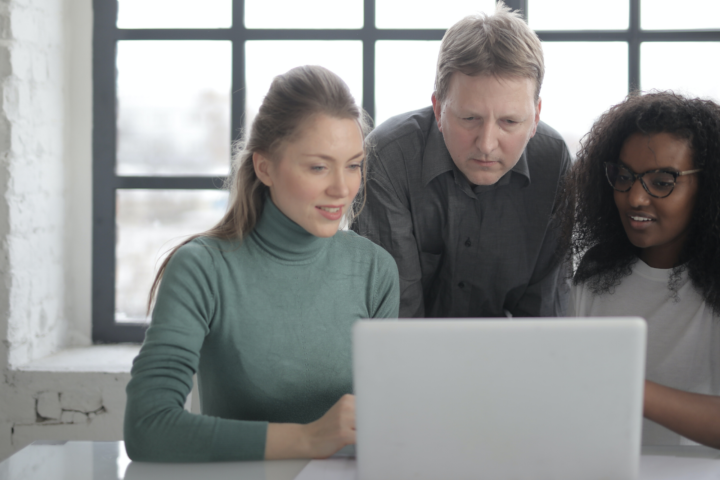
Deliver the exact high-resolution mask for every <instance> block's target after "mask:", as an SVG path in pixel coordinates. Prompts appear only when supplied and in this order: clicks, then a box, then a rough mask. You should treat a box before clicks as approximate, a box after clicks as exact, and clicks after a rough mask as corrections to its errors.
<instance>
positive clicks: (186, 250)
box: [171, 235, 240, 264]
mask: <svg viewBox="0 0 720 480" xmlns="http://www.w3.org/2000/svg"><path fill="white" fill-rule="evenodd" d="M239 247H240V243H239V242H238V241H233V240H227V239H222V238H217V237H209V236H206V235H201V236H198V237H195V238H193V239H191V240H190V241H188V242H187V243H185V244H184V245H181V246H180V247H179V248H178V249H177V250H176V251H175V253H174V254H173V257H172V259H171V262H173V263H188V262H189V263H194V262H200V263H202V264H205V263H207V262H212V261H214V259H215V258H217V257H219V256H222V255H224V254H225V253H227V252H233V251H236V250H237V249H238V248H239Z"/></svg>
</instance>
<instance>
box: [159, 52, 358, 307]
mask: <svg viewBox="0 0 720 480" xmlns="http://www.w3.org/2000/svg"><path fill="white" fill-rule="evenodd" d="M318 114H324V115H328V116H329V117H332V118H338V119H352V120H355V121H356V122H358V126H359V127H360V129H361V131H362V132H363V136H364V135H365V134H366V133H367V130H368V121H367V118H366V114H365V112H364V111H363V110H362V109H361V108H360V107H358V106H357V104H356V103H355V99H354V98H353V97H352V95H351V94H350V89H349V88H348V86H347V84H346V83H345V82H344V81H343V80H342V79H341V78H340V77H339V76H337V75H336V74H334V73H333V72H331V71H330V70H328V69H326V68H324V67H320V66H316V65H306V66H302V67H296V68H293V69H292V70H290V71H288V72H287V73H285V74H283V75H278V76H277V77H275V79H274V80H273V82H272V84H271V85H270V90H269V91H268V93H267V95H266V96H265V98H264V99H263V102H262V105H260V109H259V111H258V113H257V116H256V117H255V119H254V120H253V123H252V127H251V128H250V133H249V135H247V137H246V138H245V139H244V140H243V141H239V142H237V143H236V144H235V145H234V147H233V162H232V170H231V173H230V176H229V177H228V181H227V185H226V186H227V188H228V190H229V194H230V196H229V200H228V209H227V212H225V215H224V216H223V217H222V219H221V220H220V221H219V222H218V223H217V225H215V226H214V227H212V228H211V229H209V230H207V231H205V232H202V233H198V234H196V235H192V236H191V237H189V238H187V239H186V240H184V241H183V242H182V243H181V244H180V245H178V246H177V247H175V248H173V249H172V250H171V251H170V253H169V254H168V255H167V257H166V258H165V260H164V261H163V262H162V264H161V265H160V268H159V270H158V273H157V275H156V276H155V281H154V282H153V284H152V288H151V289H150V295H149V298H148V314H149V313H150V311H151V310H152V305H153V302H154V299H155V295H156V294H157V289H158V287H159V285H160V281H161V280H162V276H163V273H165V269H166V268H167V265H168V262H169V261H170V259H171V258H172V256H173V255H174V254H175V252H177V250H178V249H179V248H180V247H182V246H183V245H185V244H187V243H189V242H190V241H192V240H194V239H195V238H198V237H214V238H221V239H238V240H242V239H243V238H244V237H245V236H246V235H248V234H249V233H250V232H251V231H252V229H253V228H255V225H256V224H257V221H258V219H259V218H260V215H261V214H262V210H263V204H264V200H265V195H266V192H267V191H268V187H266V186H265V185H264V184H263V183H262V182H261V181H260V180H259V179H258V177H257V175H256V174H255V168H254V166H253V161H252V157H253V154H254V153H255V152H258V153H263V154H264V155H266V156H267V157H268V158H275V157H276V156H277V153H278V152H279V150H280V149H281V148H282V147H283V145H285V143H286V142H288V141H290V140H293V139H294V138H295V137H296V136H298V135H300V134H301V133H302V126H303V124H306V123H307V121H308V120H309V119H310V118H311V117H312V116H314V115H318ZM365 169H366V163H365V162H363V184H364V182H365ZM362 192H363V193H362V201H361V202H360V203H361V205H360V208H362V204H363V203H364V198H365V189H364V188H363V189H362ZM357 203H358V202H357V200H356V201H355V202H354V203H353V205H352V206H351V208H350V209H349V211H348V213H347V214H346V218H345V219H344V221H345V222H347V223H348V224H350V223H351V222H352V219H353V217H354V216H355V214H356V211H357V208H356V204H357Z"/></svg>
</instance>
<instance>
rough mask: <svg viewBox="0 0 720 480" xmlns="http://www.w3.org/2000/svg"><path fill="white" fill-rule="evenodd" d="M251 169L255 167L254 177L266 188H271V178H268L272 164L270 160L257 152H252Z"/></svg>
mask: <svg viewBox="0 0 720 480" xmlns="http://www.w3.org/2000/svg"><path fill="white" fill-rule="evenodd" d="M252 161H253V167H255V175H257V177H258V178H259V179H260V181H261V182H262V183H264V184H265V185H266V186H268V187H271V186H272V178H270V169H271V168H272V164H271V162H270V159H268V158H267V157H266V156H265V155H263V154H262V153H259V152H253V156H252Z"/></svg>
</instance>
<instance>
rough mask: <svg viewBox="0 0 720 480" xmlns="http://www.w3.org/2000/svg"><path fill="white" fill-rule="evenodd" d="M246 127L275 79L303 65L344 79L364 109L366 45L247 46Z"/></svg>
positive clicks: (300, 43) (298, 43)
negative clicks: (317, 66)
mask: <svg viewBox="0 0 720 480" xmlns="http://www.w3.org/2000/svg"><path fill="white" fill-rule="evenodd" d="M245 58H246V69H245V72H246V73H245V76H246V82H247V84H246V86H247V96H246V99H247V101H246V107H245V108H246V110H245V120H246V127H247V126H249V125H251V123H252V120H253V119H254V118H255V115H256V114H257V111H258V108H260V104H261V103H262V100H263V98H265V94H266V93H267V91H268V89H269V88H270V84H271V83H272V80H273V78H275V76H277V75H280V74H281V73H285V72H287V71H288V70H290V69H291V68H294V67H297V66H300V65H322V66H323V67H325V68H327V69H329V70H331V71H333V72H334V73H336V74H337V75H339V76H340V78H342V79H343V80H344V81H345V83H347V84H348V87H350V93H352V95H353V97H355V101H356V102H357V104H358V105H362V85H363V82H362V42H359V41H354V40H350V41H345V40H342V41H320V40H298V41H293V40H270V41H249V42H246V43H245Z"/></svg>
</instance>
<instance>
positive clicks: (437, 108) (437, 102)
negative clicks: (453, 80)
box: [430, 92, 442, 132]
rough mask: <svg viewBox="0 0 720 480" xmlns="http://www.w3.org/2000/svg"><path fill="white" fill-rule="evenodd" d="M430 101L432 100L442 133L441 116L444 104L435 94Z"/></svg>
mask: <svg viewBox="0 0 720 480" xmlns="http://www.w3.org/2000/svg"><path fill="white" fill-rule="evenodd" d="M430 99H431V100H432V106H433V112H435V122H436V123H437V127H438V130H440V131H441V132H442V126H441V125H440V116H441V115H442V102H441V101H440V100H438V99H437V97H436V96H435V92H433V94H432V97H430Z"/></svg>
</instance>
